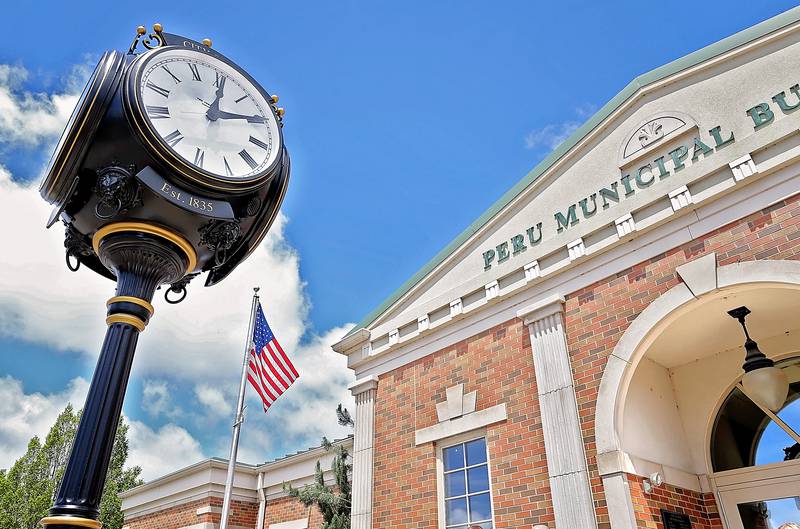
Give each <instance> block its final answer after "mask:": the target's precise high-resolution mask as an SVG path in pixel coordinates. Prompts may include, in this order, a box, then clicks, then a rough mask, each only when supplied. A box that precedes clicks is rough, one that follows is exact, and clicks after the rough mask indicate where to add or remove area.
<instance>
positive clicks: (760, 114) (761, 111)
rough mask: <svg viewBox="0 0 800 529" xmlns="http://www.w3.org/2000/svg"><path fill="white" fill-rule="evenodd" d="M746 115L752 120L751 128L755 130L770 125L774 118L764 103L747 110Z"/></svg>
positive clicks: (773, 114)
mask: <svg viewBox="0 0 800 529" xmlns="http://www.w3.org/2000/svg"><path fill="white" fill-rule="evenodd" d="M747 114H749V115H750V117H751V118H753V128H754V129H756V130H758V129H760V128H761V127H763V126H764V125H768V124H770V123H772V120H773V118H775V113H774V112H772V110H770V109H769V105H768V104H766V103H759V104H758V105H756V106H754V107H753V108H751V109H749V110H748V111H747Z"/></svg>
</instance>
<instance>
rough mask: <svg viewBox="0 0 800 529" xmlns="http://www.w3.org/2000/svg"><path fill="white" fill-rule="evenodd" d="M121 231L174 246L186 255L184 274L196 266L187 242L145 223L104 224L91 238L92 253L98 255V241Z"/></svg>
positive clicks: (192, 248)
mask: <svg viewBox="0 0 800 529" xmlns="http://www.w3.org/2000/svg"><path fill="white" fill-rule="evenodd" d="M123 231H138V232H141V233H147V234H149V235H155V236H156V237H161V238H162V239H166V240H168V241H169V242H171V243H173V244H175V245H176V246H177V247H178V248H180V249H181V250H183V252H184V253H185V254H186V258H187V259H188V261H189V265H188V266H187V267H186V273H191V272H192V271H193V270H194V269H195V267H196V266H197V252H195V251H194V247H193V246H192V245H191V244H190V243H189V241H187V240H186V239H185V238H183V236H181V235H178V234H177V233H175V232H174V231H171V230H168V229H166V228H162V227H161V226H156V225H155V224H147V223H146V222H114V223H111V224H106V225H105V226H103V227H102V228H100V229H99V230H97V232H95V234H94V237H92V247H93V248H94V253H96V254H97V255H100V252H99V250H100V241H102V240H103V238H104V237H106V236H107V235H111V234H112V233H119V232H123Z"/></svg>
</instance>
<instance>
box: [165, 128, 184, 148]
mask: <svg viewBox="0 0 800 529" xmlns="http://www.w3.org/2000/svg"><path fill="white" fill-rule="evenodd" d="M182 139H183V134H181V131H179V130H176V131H173V132H170V133H169V134H167V135H166V136H164V141H165V142H167V145H169V146H170V147H175V146H176V145H177V144H178V143H179V142H180V141H181V140H182Z"/></svg>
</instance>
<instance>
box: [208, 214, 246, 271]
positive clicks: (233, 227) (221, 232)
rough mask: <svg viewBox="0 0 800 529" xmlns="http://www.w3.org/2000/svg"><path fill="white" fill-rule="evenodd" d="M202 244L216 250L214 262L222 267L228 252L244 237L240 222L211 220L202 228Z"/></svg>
mask: <svg viewBox="0 0 800 529" xmlns="http://www.w3.org/2000/svg"><path fill="white" fill-rule="evenodd" d="M199 231H200V244H202V245H204V246H205V247H206V248H208V249H209V250H214V262H215V264H216V265H217V266H220V265H221V264H223V263H224V262H225V259H226V257H227V254H228V250H230V249H231V248H233V245H234V244H236V241H238V240H239V238H240V237H241V236H242V228H241V227H240V226H239V222H238V221H220V220H211V221H209V222H207V223H206V224H204V225H203V226H201V227H200V230H199Z"/></svg>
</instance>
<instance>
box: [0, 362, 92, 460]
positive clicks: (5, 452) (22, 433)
mask: <svg viewBox="0 0 800 529" xmlns="http://www.w3.org/2000/svg"><path fill="white" fill-rule="evenodd" d="M88 389H89V383H88V382H87V381H86V380H85V379H83V378H80V377H78V378H74V379H72V380H71V381H70V383H69V384H68V385H67V387H66V388H64V390H63V391H61V392H58V393H51V394H47V395H45V394H42V393H25V391H24V387H23V384H22V382H21V381H19V380H17V379H15V378H12V377H10V376H5V377H3V378H0V468H9V467H10V466H11V465H12V464H13V463H14V461H16V460H17V459H19V458H20V457H21V456H22V455H23V454H24V453H25V449H26V447H27V446H28V441H29V440H30V438H31V437H33V436H34V435H38V436H39V439H41V440H42V442H44V438H45V436H46V435H47V432H48V431H49V430H50V427H51V426H52V425H53V423H54V422H55V420H56V417H58V414H59V413H61V412H62V411H63V410H64V408H65V407H66V406H67V404H69V403H72V405H73V407H74V408H76V409H79V408H81V407H82V406H83V403H84V401H85V400H86V393H87V391H88Z"/></svg>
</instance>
